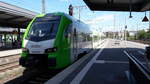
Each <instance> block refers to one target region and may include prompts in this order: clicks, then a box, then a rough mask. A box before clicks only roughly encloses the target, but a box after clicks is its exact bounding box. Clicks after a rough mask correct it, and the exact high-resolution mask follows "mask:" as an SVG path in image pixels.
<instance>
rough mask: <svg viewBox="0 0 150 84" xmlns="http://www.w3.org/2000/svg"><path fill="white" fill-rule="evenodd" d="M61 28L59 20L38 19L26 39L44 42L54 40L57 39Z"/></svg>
mask: <svg viewBox="0 0 150 84" xmlns="http://www.w3.org/2000/svg"><path fill="white" fill-rule="evenodd" d="M58 26H59V19H56V20H53V19H52V20H49V19H48V20H47V19H43V18H37V20H35V21H34V22H33V23H32V25H31V27H30V30H29V32H28V34H27V36H26V39H28V40H31V41H44V40H49V39H54V38H55V37H56V34H57V31H58Z"/></svg>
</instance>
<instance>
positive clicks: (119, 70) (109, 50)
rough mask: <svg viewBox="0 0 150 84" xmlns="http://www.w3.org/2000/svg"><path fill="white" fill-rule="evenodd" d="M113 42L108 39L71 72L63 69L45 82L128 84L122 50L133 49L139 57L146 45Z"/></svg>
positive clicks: (47, 83)
mask: <svg viewBox="0 0 150 84" xmlns="http://www.w3.org/2000/svg"><path fill="white" fill-rule="evenodd" d="M115 42H116V41H115V40H112V39H109V40H108V41H107V42H105V44H104V45H103V46H100V48H99V50H97V53H95V54H91V55H90V56H89V57H88V58H87V59H86V61H85V62H83V63H81V64H79V66H78V67H77V68H76V69H74V70H72V73H69V70H67V72H65V71H64V72H62V73H63V74H58V75H56V76H55V77H53V78H52V79H50V80H49V81H47V82H46V83H45V84H51V83H53V84H130V80H129V78H128V74H127V73H126V72H127V71H129V61H128V57H127V55H126V54H125V53H124V50H130V51H131V52H132V51H134V52H133V53H135V51H136V55H137V56H138V57H140V56H142V55H141V53H144V47H145V46H146V45H143V44H137V43H133V42H127V45H123V44H124V43H125V41H119V44H116V43H115ZM139 45H140V46H139ZM130 47H132V48H130ZM136 47H137V48H136ZM141 58H142V57H141ZM141 60H142V59H141ZM70 70H71V68H70ZM66 74H68V75H66ZM57 80H58V81H57Z"/></svg>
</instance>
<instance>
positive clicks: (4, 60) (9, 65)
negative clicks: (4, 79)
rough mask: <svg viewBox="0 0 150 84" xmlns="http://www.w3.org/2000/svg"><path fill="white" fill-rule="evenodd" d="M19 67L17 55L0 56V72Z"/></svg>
mask: <svg viewBox="0 0 150 84" xmlns="http://www.w3.org/2000/svg"><path fill="white" fill-rule="evenodd" d="M17 67H19V55H9V56H2V57H0V73H1V72H5V71H7V70H12V69H13V68H17Z"/></svg>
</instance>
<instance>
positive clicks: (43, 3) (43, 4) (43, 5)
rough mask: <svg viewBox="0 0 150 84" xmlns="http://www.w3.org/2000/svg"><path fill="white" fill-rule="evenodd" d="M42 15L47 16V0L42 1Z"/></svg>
mask: <svg viewBox="0 0 150 84" xmlns="http://www.w3.org/2000/svg"><path fill="white" fill-rule="evenodd" d="M42 13H43V14H45V0H42Z"/></svg>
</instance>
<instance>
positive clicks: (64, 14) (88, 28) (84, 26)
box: [37, 12, 91, 33]
mask: <svg viewBox="0 0 150 84" xmlns="http://www.w3.org/2000/svg"><path fill="white" fill-rule="evenodd" d="M52 15H60V16H65V17H67V18H68V19H70V20H71V21H72V22H73V23H75V24H77V26H82V27H83V28H87V29H86V30H85V29H83V31H86V32H88V33H91V30H90V27H89V25H88V24H85V23H84V22H82V21H80V20H78V19H76V18H74V17H73V16H70V15H69V14H66V13H63V12H55V13H47V14H45V15H44V14H40V15H37V17H44V16H52Z"/></svg>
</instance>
